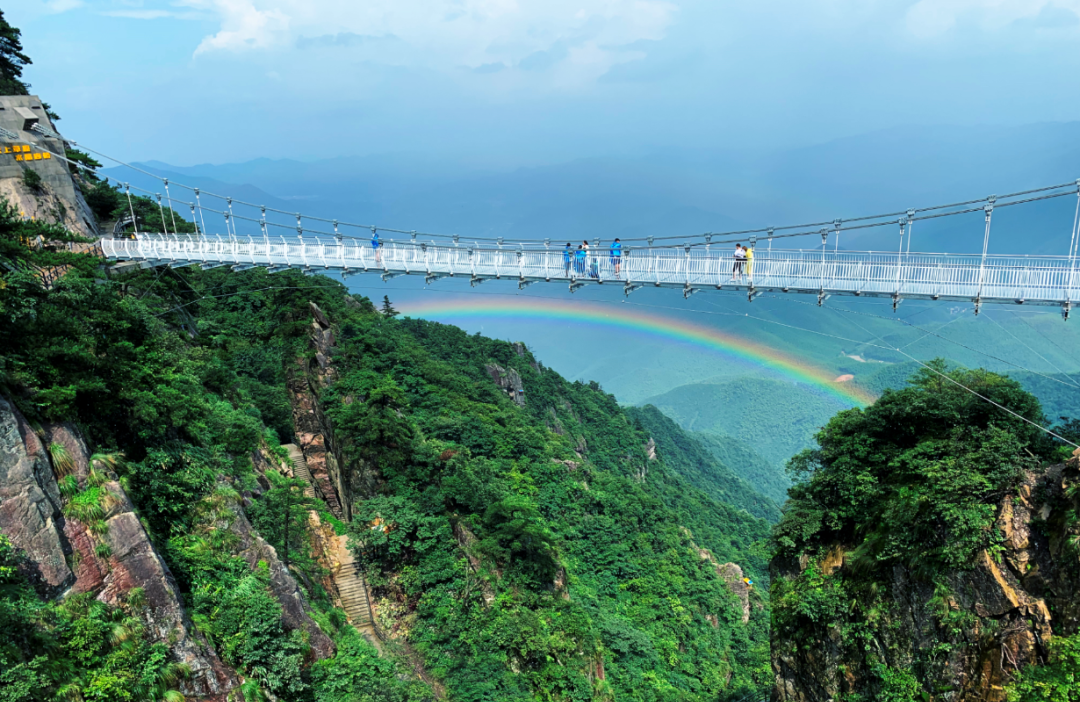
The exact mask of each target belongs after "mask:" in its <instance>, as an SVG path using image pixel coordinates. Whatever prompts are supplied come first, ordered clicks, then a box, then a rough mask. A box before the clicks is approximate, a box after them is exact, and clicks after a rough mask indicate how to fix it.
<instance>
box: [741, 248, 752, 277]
mask: <svg viewBox="0 0 1080 702" xmlns="http://www.w3.org/2000/svg"><path fill="white" fill-rule="evenodd" d="M743 253H745V254H746V277H747V278H749V279H750V280H751V281H753V280H754V245H753V244H751V245H750V246H747V247H746V248H744V249H743Z"/></svg>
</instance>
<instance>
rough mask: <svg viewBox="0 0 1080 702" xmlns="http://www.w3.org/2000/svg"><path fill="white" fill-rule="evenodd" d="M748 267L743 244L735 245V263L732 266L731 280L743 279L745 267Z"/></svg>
mask: <svg viewBox="0 0 1080 702" xmlns="http://www.w3.org/2000/svg"><path fill="white" fill-rule="evenodd" d="M745 265H746V251H744V250H743V247H742V244H735V263H734V265H732V266H731V279H732V280H735V278H742V275H743V267H744V266H745Z"/></svg>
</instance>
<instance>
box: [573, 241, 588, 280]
mask: <svg viewBox="0 0 1080 702" xmlns="http://www.w3.org/2000/svg"><path fill="white" fill-rule="evenodd" d="M585 256H586V252H585V249H583V248H581V244H578V247H577V251H576V252H575V253H574V273H576V274H577V275H585Z"/></svg>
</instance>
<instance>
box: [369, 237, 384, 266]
mask: <svg viewBox="0 0 1080 702" xmlns="http://www.w3.org/2000/svg"><path fill="white" fill-rule="evenodd" d="M371 248H372V249H373V250H374V251H375V263H382V253H381V252H380V251H379V249H380V248H382V242H381V241H379V232H372V233H371Z"/></svg>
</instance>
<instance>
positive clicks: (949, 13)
mask: <svg viewBox="0 0 1080 702" xmlns="http://www.w3.org/2000/svg"><path fill="white" fill-rule="evenodd" d="M1048 11H1056V12H1063V13H1072V15H1074V16H1080V0H919V2H917V3H915V4H914V5H912V7H911V8H910V9H909V10H908V13H907V25H908V29H909V30H910V31H911V32H912V33H913V34H915V35H916V36H919V37H923V38H930V37H935V36H938V35H940V34H943V33H945V32H947V31H949V30H950V29H952V28H953V27H955V26H957V25H958V24H962V23H968V22H970V23H973V24H974V25H976V26H978V27H980V28H982V29H990V30H993V29H1001V28H1003V27H1006V26H1008V25H1010V24H1012V23H1014V22H1017V21H1020V20H1031V19H1034V18H1036V17H1039V16H1040V15H1043V14H1044V13H1046V12H1048Z"/></svg>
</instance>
